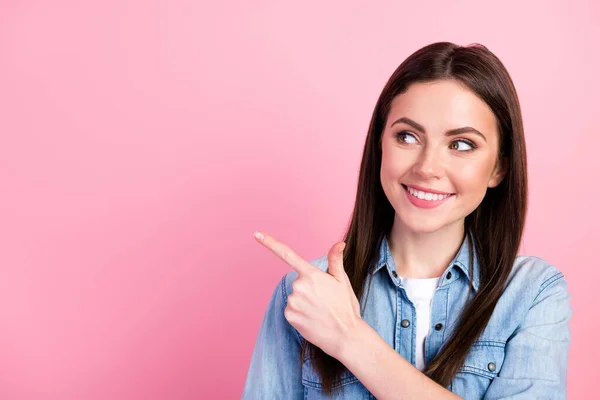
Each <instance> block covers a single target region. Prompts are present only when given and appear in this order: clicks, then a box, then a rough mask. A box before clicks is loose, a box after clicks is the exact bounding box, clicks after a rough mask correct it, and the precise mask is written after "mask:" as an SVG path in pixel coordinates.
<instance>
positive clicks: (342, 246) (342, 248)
mask: <svg viewBox="0 0 600 400" xmlns="http://www.w3.org/2000/svg"><path fill="white" fill-rule="evenodd" d="M345 248H346V243H344V244H343V245H341V246H340V254H342V253H343V252H344V249H345Z"/></svg>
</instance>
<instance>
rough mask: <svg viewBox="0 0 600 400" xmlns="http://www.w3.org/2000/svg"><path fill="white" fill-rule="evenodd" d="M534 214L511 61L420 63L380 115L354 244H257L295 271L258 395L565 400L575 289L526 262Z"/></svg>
mask: <svg viewBox="0 0 600 400" xmlns="http://www.w3.org/2000/svg"><path fill="white" fill-rule="evenodd" d="M526 206H527V162H526V154H525V141H524V137H523V122H522V119H521V111H520V106H519V101H518V98H517V93H516V91H515V88H514V86H513V83H512V80H511V78H510V76H509V74H508V72H507V71H506V69H505V68H504V66H503V65H502V63H501V62H500V60H498V58H497V57H496V56H495V55H494V54H492V53H491V52H490V51H489V50H488V49H487V48H485V47H484V46H481V45H473V46H468V47H461V46H457V45H455V44H452V43H434V44H431V45H429V46H426V47H424V48H422V49H420V50H418V51H417V52H415V53H414V54H412V55H411V56H410V57H409V58H408V59H406V60H405V61H404V62H403V63H402V64H401V65H400V66H399V67H398V69H397V70H396V71H395V72H394V73H393V75H392V76H391V78H390V80H389V81H388V83H387V84H386V86H385V87H384V89H383V92H382V93H381V96H380V97H379V100H378V101H377V104H376V106H375V110H374V113H373V117H372V120H371V123H370V127H369V131H368V135H367V138H366V143H365V147H364V153H363V158H362V163H361V168H360V176H359V183H358V189H357V196H356V202H355V206H354V211H353V214H352V220H351V222H350V225H349V228H348V230H347V232H346V234H345V236H344V241H343V242H338V243H336V244H334V246H333V247H332V248H331V250H330V252H329V254H328V255H327V256H323V257H321V258H319V259H316V260H312V261H311V262H307V261H305V260H302V259H301V258H300V257H299V256H298V255H297V254H296V253H294V252H293V251H292V250H291V249H290V248H289V247H287V246H286V245H285V244H283V243H280V242H278V241H277V240H276V239H275V238H273V237H271V236H268V235H266V234H265V235H262V234H260V233H257V235H256V236H257V240H258V241H259V243H261V244H263V245H264V246H265V247H267V248H268V249H270V250H272V251H273V252H274V253H275V254H277V255H278V256H279V257H281V258H282V259H283V260H284V261H285V262H287V263H288V264H289V265H290V266H291V267H292V268H293V271H291V272H289V273H288V274H286V275H285V276H284V277H283V279H282V280H281V282H280V283H279V284H278V286H277V287H276V288H275V291H274V292H273V295H272V298H271V301H270V303H269V305H268V308H267V311H266V313H265V316H264V319H263V321H262V324H261V327H260V331H259V334H258V339H257V342H256V346H255V348H254V352H253V355H252V360H251V362H250V369H249V371H248V375H247V378H246V384H245V387H244V393H243V396H242V397H243V398H244V399H302V398H304V399H325V398H327V399H330V398H336V399H372V398H378V399H403V400H406V399H425V398H435V399H445V398H457V396H459V397H461V398H465V399H482V398H483V399H501V398H511V399H534V398H535V399H541V398H543V399H564V398H565V397H566V377H567V356H568V350H569V344H570V331H569V325H568V322H569V319H570V317H571V307H570V302H569V301H570V295H569V292H568V291H567V284H566V282H565V278H564V276H563V274H562V273H561V272H560V271H559V270H558V269H556V268H555V267H554V266H552V265H550V264H549V263H548V262H546V261H544V260H543V259H541V258H537V257H532V256H517V252H518V248H519V244H520V241H521V235H522V232H523V226H524V222H525V213H526V208H527V207H526ZM344 246H345V248H344ZM358 299H360V301H359V300H358Z"/></svg>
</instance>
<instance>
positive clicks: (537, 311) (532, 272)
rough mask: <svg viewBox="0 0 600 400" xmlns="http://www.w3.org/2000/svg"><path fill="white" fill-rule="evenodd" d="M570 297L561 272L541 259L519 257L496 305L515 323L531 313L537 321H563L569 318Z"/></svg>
mask: <svg viewBox="0 0 600 400" xmlns="http://www.w3.org/2000/svg"><path fill="white" fill-rule="evenodd" d="M570 297H571V295H570V293H569V290H568V287H567V281H566V278H565V275H564V274H563V272H562V271H560V270H559V269H558V268H557V267H556V266H554V265H553V264H551V263H550V262H548V261H546V260H544V259H543V258H540V257H536V256H527V255H521V256H518V257H517V258H516V259H515V262H514V264H513V268H512V270H511V273H510V275H509V277H508V281H507V283H506V287H505V289H504V292H503V294H502V296H501V298H500V300H499V303H502V304H503V305H504V306H505V307H501V308H502V309H504V310H505V311H506V313H507V315H510V316H511V318H514V320H515V321H517V320H520V319H521V318H519V316H521V317H522V318H527V317H526V316H527V315H529V314H530V313H531V312H533V313H534V314H531V315H539V317H540V318H552V316H551V314H557V316H558V314H560V315H561V316H562V317H566V316H570V314H571V307H570V302H569V300H570ZM531 315H530V316H531Z"/></svg>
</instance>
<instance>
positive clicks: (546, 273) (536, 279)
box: [508, 255, 566, 296]
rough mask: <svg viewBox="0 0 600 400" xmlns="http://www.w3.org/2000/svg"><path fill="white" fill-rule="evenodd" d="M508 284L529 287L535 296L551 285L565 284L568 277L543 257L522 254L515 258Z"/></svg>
mask: <svg viewBox="0 0 600 400" xmlns="http://www.w3.org/2000/svg"><path fill="white" fill-rule="evenodd" d="M508 285H509V286H510V285H517V286H520V287H523V289H527V290H528V291H529V292H531V293H532V294H533V295H534V296H537V295H539V294H540V293H541V292H542V291H544V290H546V289H547V288H549V287H550V286H554V285H556V286H561V285H563V286H565V289H566V279H565V275H564V274H563V272H562V271H560V270H559V269H558V268H557V267H556V266H554V265H553V264H551V263H550V262H548V261H546V260H544V259H543V258H541V257H537V256H531V255H520V256H518V257H517V258H516V259H515V262H514V264H513V267H512V270H511V273H510V275H509V277H508Z"/></svg>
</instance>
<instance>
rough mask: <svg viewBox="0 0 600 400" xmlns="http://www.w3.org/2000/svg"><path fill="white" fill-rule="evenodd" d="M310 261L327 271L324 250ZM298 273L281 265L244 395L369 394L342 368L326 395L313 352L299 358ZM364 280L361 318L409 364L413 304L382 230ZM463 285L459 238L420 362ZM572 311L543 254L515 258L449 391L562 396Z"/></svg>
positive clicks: (464, 294)
mask: <svg viewBox="0 0 600 400" xmlns="http://www.w3.org/2000/svg"><path fill="white" fill-rule="evenodd" d="M310 263H311V264H313V265H315V266H316V267H318V268H319V269H321V270H322V271H327V264H328V259H327V256H323V257H321V258H318V259H315V260H312V261H310ZM478 271H479V265H478V262H477V257H474V268H473V289H474V290H475V291H477V290H478V289H479V276H478V275H479V274H478ZM297 276H298V274H297V273H296V272H295V271H291V272H289V273H287V274H286V275H285V276H283V278H282V279H281V281H280V282H279V283H278V285H277V286H276V288H275V290H274V292H273V294H272V297H271V300H270V302H269V304H268V306H267V310H266V312H265V314H264V317H263V320H262V323H261V325H260V329H259V332H258V338H257V340H256V344H255V347H254V351H253V353H252V358H251V361H250V367H249V370H248V373H247V376H246V383H245V386H244V391H243V394H242V399H326V398H327V399H331V398H334V399H374V398H375V397H374V396H373V395H372V394H371V393H370V392H369V391H368V390H367V388H366V387H365V386H364V385H363V384H362V383H361V382H360V381H359V380H358V379H357V378H356V377H355V376H354V375H353V374H352V372H351V371H349V370H348V369H345V371H344V373H343V374H342V376H341V377H340V378H339V379H338V380H337V381H335V382H334V383H333V386H334V392H333V394H332V396H326V395H325V393H324V392H323V390H322V389H321V387H322V382H321V378H320V377H319V375H318V374H317V372H316V370H315V369H314V367H313V364H312V362H311V359H310V358H306V357H305V358H304V360H303V362H302V365H300V362H299V357H300V356H299V354H300V344H301V340H302V337H301V336H300V334H299V333H298V331H297V330H296V329H295V328H294V327H293V326H292V325H290V324H289V322H288V321H287V320H286V319H285V317H284V314H283V310H284V309H285V307H286V305H287V297H288V295H289V294H290V293H291V291H292V282H293V281H294V280H295V279H296V278H297ZM367 279H368V281H367V282H366V284H369V280H370V283H371V288H370V291H369V294H368V298H367V297H365V296H363V298H362V299H361V300H360V302H361V307H364V312H363V315H362V318H363V319H364V320H365V321H366V322H367V323H368V324H369V325H370V326H371V327H372V328H373V329H374V330H375V331H377V333H378V334H379V335H380V336H381V337H382V338H383V339H384V340H385V341H386V342H387V343H388V344H389V345H390V347H392V348H393V349H394V350H395V351H396V352H398V353H400V354H401V355H402V356H403V357H404V358H405V359H406V360H408V361H410V362H411V363H412V364H413V365H415V357H416V334H415V326H416V323H415V322H416V321H415V318H416V314H415V307H414V305H413V304H412V303H411V301H410V300H409V299H408V297H407V295H406V291H405V289H404V287H403V286H402V282H401V281H400V279H399V277H398V274H397V273H396V266H395V264H394V259H393V258H392V255H391V253H390V248H389V244H388V242H387V239H386V238H384V239H383V241H382V244H381V248H380V251H379V259H378V261H377V264H376V265H375V270H374V272H373V275H372V278H367ZM469 285H470V283H469V248H468V242H467V240H466V238H465V241H464V242H463V243H462V245H461V248H460V249H459V251H458V253H457V255H456V257H455V258H454V260H453V261H452V262H451V263H450V264H449V266H448V268H447V269H446V270H445V271H444V273H443V275H442V277H441V279H440V282H439V285H438V287H437V288H436V290H435V292H434V295H433V299H432V300H431V328H430V331H429V334H428V335H427V337H426V339H425V354H424V356H425V364H428V363H429V362H430V361H431V360H432V359H433V357H434V356H435V355H436V354H437V353H438V351H439V350H440V348H441V347H442V345H443V344H444V343H445V342H446V340H448V338H449V337H450V335H451V334H452V332H453V330H454V328H455V327H456V324H457V322H458V318H459V317H460V314H461V311H462V309H463V306H464V305H465V302H466V301H467V300H470V299H471V298H472V297H473V295H474V293H473V291H471V295H469V290H468V289H469ZM364 292H365V293H366V292H367V290H366V286H365V291H364ZM361 309H363V308H361ZM571 313H572V311H571V306H570V294H569V292H568V291H567V283H566V281H565V278H564V276H563V274H562V273H561V272H560V271H559V270H557V269H556V268H555V267H554V266H552V265H550V264H549V263H548V262H546V261H544V260H543V259H541V258H538V257H533V256H519V257H517V259H516V261H515V263H514V265H513V268H512V271H511V274H510V276H509V278H508V282H507V286H506V288H505V290H504V292H503V294H502V296H501V297H500V300H499V301H498V303H497V305H496V307H495V309H494V312H493V314H492V316H491V318H490V321H489V322H488V324H487V326H486V328H485V329H484V331H483V333H482V334H481V336H480V337H479V338H478V340H477V341H475V342H474V343H473V345H472V347H471V349H470V351H469V353H468V355H467V357H466V359H465V361H464V363H463V365H462V367H461V368H460V370H459V372H458V373H457V374H456V375H455V377H454V379H453V380H452V382H451V383H450V385H449V386H448V387H447V389H448V390H451V391H452V392H453V393H455V394H457V395H458V396H460V397H462V398H464V399H490V400H491V399H506V398H510V399H564V398H566V378H567V358H568V351H569V345H570V330H569V319H570V317H571ZM403 321H404V322H403ZM406 321H408V323H407V322H406ZM438 324H441V325H438ZM436 325H437V327H436V328H435V329H434V328H433V327H434V326H436ZM440 327H441V329H438V328H440ZM399 378H400V377H399Z"/></svg>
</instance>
